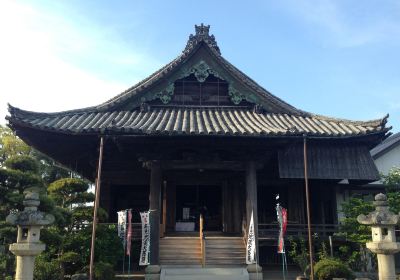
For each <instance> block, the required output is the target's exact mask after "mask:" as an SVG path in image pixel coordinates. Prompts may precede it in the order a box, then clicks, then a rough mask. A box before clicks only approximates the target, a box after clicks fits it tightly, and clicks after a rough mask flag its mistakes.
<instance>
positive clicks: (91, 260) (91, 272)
mask: <svg viewBox="0 0 400 280" xmlns="http://www.w3.org/2000/svg"><path fill="white" fill-rule="evenodd" d="M103 146H104V138H103V136H101V138H100V149H99V162H98V166H97V179H96V190H95V201H94V207H93V208H94V209H93V224H92V243H91V246H90V263H89V280H92V279H93V278H94V277H93V276H94V275H93V274H94V271H93V264H94V246H95V240H96V226H97V210H98V208H99V202H100V184H101V167H102V164H103Z"/></svg>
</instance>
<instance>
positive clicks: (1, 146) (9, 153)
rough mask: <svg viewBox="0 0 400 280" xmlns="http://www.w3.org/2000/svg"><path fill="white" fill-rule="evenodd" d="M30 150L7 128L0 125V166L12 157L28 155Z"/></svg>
mask: <svg viewBox="0 0 400 280" xmlns="http://www.w3.org/2000/svg"><path fill="white" fill-rule="evenodd" d="M31 151H32V149H31V147H29V146H28V145H26V144H25V143H24V142H23V141H22V140H21V139H19V138H18V137H16V136H15V135H14V133H13V132H12V131H11V129H9V128H8V127H4V126H2V125H0V166H3V163H4V161H6V160H7V159H8V158H10V157H13V156H19V155H29V154H30V153H31Z"/></svg>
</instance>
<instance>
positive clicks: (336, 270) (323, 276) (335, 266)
mask: <svg viewBox="0 0 400 280" xmlns="http://www.w3.org/2000/svg"><path fill="white" fill-rule="evenodd" d="M314 273H315V278H316V279H318V280H331V279H332V278H346V279H353V278H354V275H353V273H352V272H351V270H350V268H348V267H347V266H346V265H345V264H344V263H342V262H341V261H340V260H337V259H330V258H329V259H322V260H320V261H319V262H317V263H316V264H315V267H314Z"/></svg>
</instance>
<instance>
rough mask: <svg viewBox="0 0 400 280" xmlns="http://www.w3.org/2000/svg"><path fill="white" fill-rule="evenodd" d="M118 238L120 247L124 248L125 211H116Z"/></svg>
mask: <svg viewBox="0 0 400 280" xmlns="http://www.w3.org/2000/svg"><path fill="white" fill-rule="evenodd" d="M117 214H118V227H117V229H118V236H119V238H121V241H122V245H123V246H124V248H125V242H126V210H122V211H118V212H117Z"/></svg>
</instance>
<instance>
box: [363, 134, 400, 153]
mask: <svg viewBox="0 0 400 280" xmlns="http://www.w3.org/2000/svg"><path fill="white" fill-rule="evenodd" d="M398 145H400V132H397V133H396V134H393V135H391V136H390V137H388V138H386V139H385V140H384V141H382V143H381V144H379V145H378V146H376V147H375V148H373V149H372V150H371V151H370V153H371V156H372V157H373V158H374V159H377V158H379V157H380V156H381V155H383V154H385V153H387V152H388V151H390V150H391V149H393V148H395V147H397V146H398Z"/></svg>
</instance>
